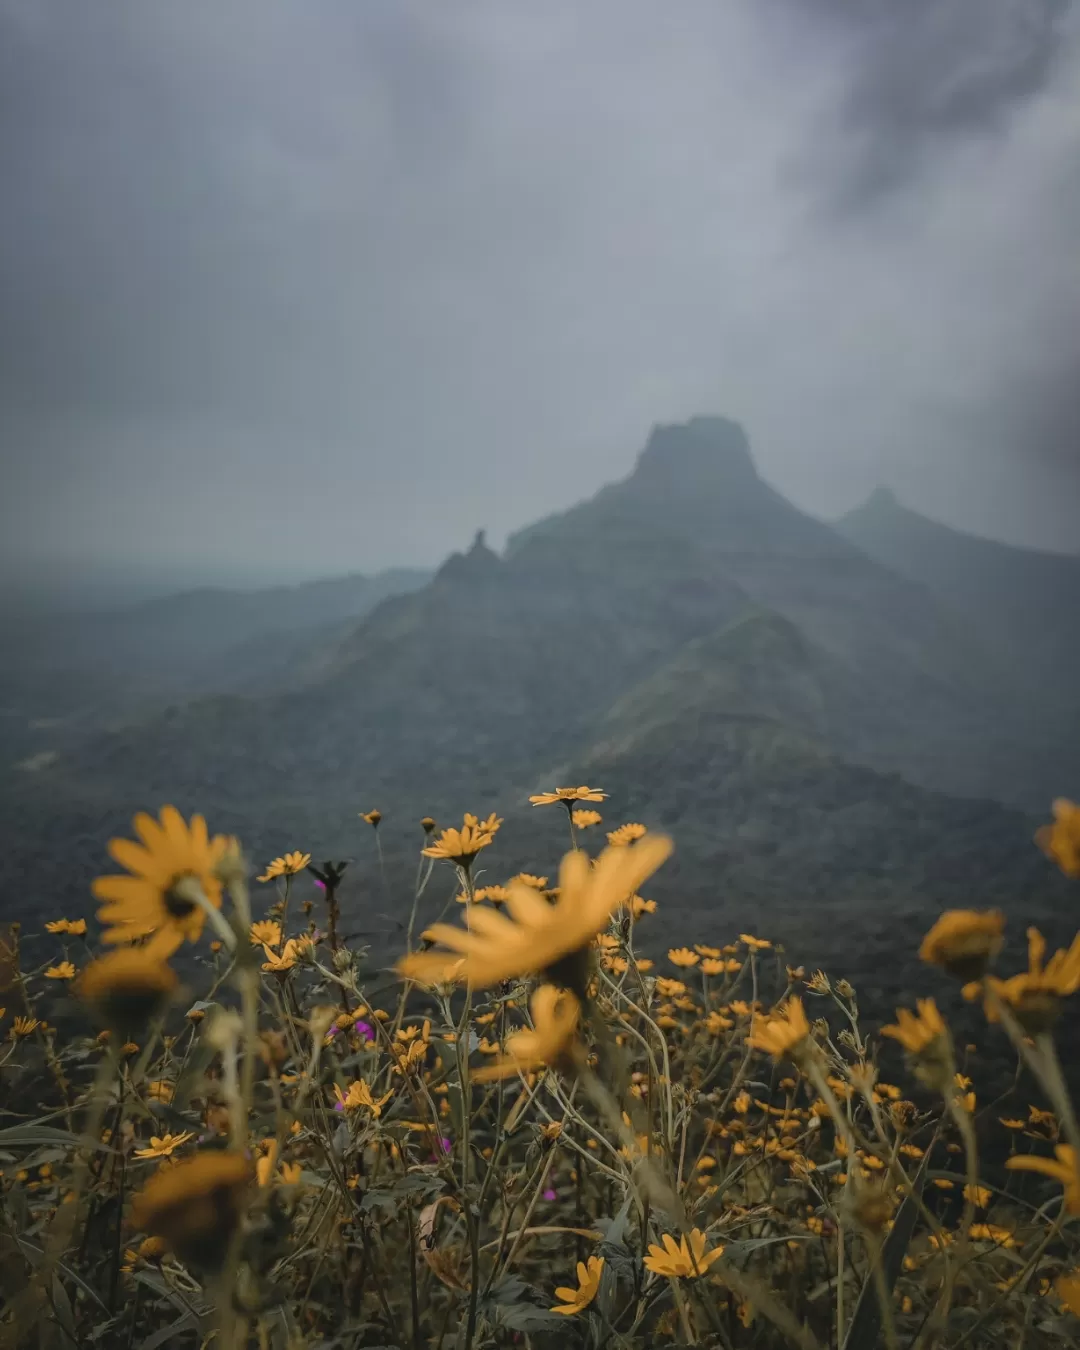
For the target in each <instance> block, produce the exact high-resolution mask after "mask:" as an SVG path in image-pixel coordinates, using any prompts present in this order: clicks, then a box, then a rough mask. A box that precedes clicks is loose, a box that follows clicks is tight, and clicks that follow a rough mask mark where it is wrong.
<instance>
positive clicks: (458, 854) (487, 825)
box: [422, 812, 502, 867]
mask: <svg viewBox="0 0 1080 1350" xmlns="http://www.w3.org/2000/svg"><path fill="white" fill-rule="evenodd" d="M501 824H502V820H501V819H500V818H499V817H498V816H497V815H495V813H494V812H492V813H491V815H490V816H488V818H487V820H479V819H478V818H477V817H476V816H474V815H470V814H466V816H465V819H464V823H463V824H462V827H461V829H460V830H458V829H453V828H450V829H446V830H443V831H442V833H441V834H440V835H439V837H438V838H437V839H436V840H435V842H434V843H433V844H430V845H429V846H428V847H427V848H425V849H423V850H422V852H423V854H424V856H425V857H427V858H444V859H446V860H447V861H448V862H452V863H456V864H457V865H458V866H459V867H471V866H472V861H473V859H474V858H475V857H476V855H477V854H478V853H479V852H480V850H481V849H485V848H487V847H488V845H489V844H490V843H491V842H492V840H493V839H494V838H495V834H496V832H497V830H498V828H499V826H500V825H501Z"/></svg>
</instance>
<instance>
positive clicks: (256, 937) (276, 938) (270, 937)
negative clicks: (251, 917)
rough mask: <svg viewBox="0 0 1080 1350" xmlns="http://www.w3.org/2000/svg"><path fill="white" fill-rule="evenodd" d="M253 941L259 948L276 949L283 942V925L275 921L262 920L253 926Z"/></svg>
mask: <svg viewBox="0 0 1080 1350" xmlns="http://www.w3.org/2000/svg"><path fill="white" fill-rule="evenodd" d="M251 941H252V944H253V945H254V946H258V947H276V946H277V945H278V943H279V942H280V941H281V924H279V923H275V922H274V920H273V919H260V920H259V921H258V923H253V924H252V925H251Z"/></svg>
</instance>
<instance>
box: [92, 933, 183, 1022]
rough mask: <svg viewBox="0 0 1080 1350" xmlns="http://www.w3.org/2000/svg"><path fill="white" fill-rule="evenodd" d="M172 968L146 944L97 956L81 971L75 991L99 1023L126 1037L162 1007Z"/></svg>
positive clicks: (173, 976)
mask: <svg viewBox="0 0 1080 1350" xmlns="http://www.w3.org/2000/svg"><path fill="white" fill-rule="evenodd" d="M176 986H177V979H176V972H175V971H174V970H173V969H172V967H171V966H168V965H166V964H165V962H164V961H162V960H161V959H160V958H158V957H157V956H155V955H154V954H153V952H151V951H150V950H148V949H147V948H146V947H126V948H122V949H121V950H120V951H116V952H110V953H108V955H106V956H101V957H99V958H98V959H97V960H96V961H91V963H90V964H89V965H88V966H87V967H86V969H85V970H84V971H83V973H82V976H81V978H80V979H79V983H78V993H79V996H80V997H81V998H82V1000H83V1002H84V1003H86V1004H87V1006H88V1007H89V1008H90V1009H91V1011H92V1012H93V1013H94V1016H95V1017H96V1018H97V1020H98V1021H99V1022H100V1023H101V1025H102V1026H104V1027H108V1028H109V1029H110V1030H111V1031H115V1032H116V1033H117V1035H119V1036H120V1037H121V1038H122V1039H125V1040H126V1039H128V1038H130V1037H131V1036H133V1035H134V1034H135V1033H136V1032H137V1031H139V1030H140V1029H144V1028H145V1027H146V1025H147V1023H148V1022H150V1021H151V1020H152V1019H153V1018H154V1017H156V1016H157V1014H158V1013H159V1012H161V1011H162V1010H163V1008H164V1007H165V1004H166V1002H167V1001H168V999H169V997H170V996H171V995H172V993H173V992H174V990H175V989H176Z"/></svg>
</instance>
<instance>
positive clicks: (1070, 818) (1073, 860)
mask: <svg viewBox="0 0 1080 1350" xmlns="http://www.w3.org/2000/svg"><path fill="white" fill-rule="evenodd" d="M1053 811H1054V823H1053V825H1044V826H1043V827H1042V829H1040V830H1039V831H1038V833H1037V834H1036V835H1035V842H1036V843H1037V844H1038V846H1039V847H1040V848H1041V849H1042V851H1043V852H1044V853H1045V854H1046V856H1047V857H1048V858H1052V859H1053V860H1054V862H1056V863H1057V865H1058V866H1059V867H1060V868H1061V870H1062V871H1063V872H1064V873H1065V875H1066V876H1067V877H1080V806H1077V804H1076V803H1075V802H1071V801H1069V799H1068V798H1067V797H1059V798H1058V799H1057V801H1056V802H1054V806H1053Z"/></svg>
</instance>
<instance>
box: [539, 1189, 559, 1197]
mask: <svg viewBox="0 0 1080 1350" xmlns="http://www.w3.org/2000/svg"><path fill="white" fill-rule="evenodd" d="M542 1194H543V1197H544V1199H545V1200H558V1198H559V1194H558V1192H557V1191H556V1190H555V1189H554V1188H553V1187H551V1186H549V1187H548V1188H547V1190H546V1191H544V1192H543V1193H542Z"/></svg>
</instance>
